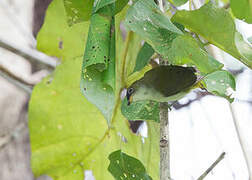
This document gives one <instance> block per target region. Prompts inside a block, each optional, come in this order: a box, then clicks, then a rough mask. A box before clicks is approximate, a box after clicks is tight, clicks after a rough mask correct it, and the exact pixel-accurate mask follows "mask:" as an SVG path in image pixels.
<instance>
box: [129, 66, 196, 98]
mask: <svg viewBox="0 0 252 180" xmlns="http://www.w3.org/2000/svg"><path fill="white" fill-rule="evenodd" d="M195 72H196V71H195V69H194V68H192V67H182V66H172V65H170V66H158V67H156V68H154V69H151V70H150V71H148V72H146V73H145V74H144V77H143V78H141V79H140V80H138V81H136V82H134V83H133V84H132V85H131V86H130V87H129V88H128V90H127V98H128V101H129V99H130V97H131V96H132V98H133V101H140V100H154V101H159V102H167V101H176V100H178V99H180V98H182V97H183V96H185V95H186V94H187V93H188V92H189V91H190V88H191V87H192V86H193V85H194V84H195V83H196V81H197V76H196V74H195Z"/></svg>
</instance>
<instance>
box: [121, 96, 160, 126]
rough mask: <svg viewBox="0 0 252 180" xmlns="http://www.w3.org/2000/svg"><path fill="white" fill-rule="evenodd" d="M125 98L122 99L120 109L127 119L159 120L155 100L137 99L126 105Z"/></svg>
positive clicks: (157, 106) (157, 105) (157, 104)
mask: <svg viewBox="0 0 252 180" xmlns="http://www.w3.org/2000/svg"><path fill="white" fill-rule="evenodd" d="M127 103H128V102H127V99H126V98H124V100H123V101H122V106H121V111H122V114H123V115H124V117H126V118H127V119H128V120H132V121H136V120H153V121H155V122H159V112H160V111H159V103H158V102H155V101H137V102H133V103H131V104H130V106H128V105H127Z"/></svg>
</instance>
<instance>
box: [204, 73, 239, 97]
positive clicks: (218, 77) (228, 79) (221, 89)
mask: <svg viewBox="0 0 252 180" xmlns="http://www.w3.org/2000/svg"><path fill="white" fill-rule="evenodd" d="M204 85H205V87H206V88H207V90H208V91H209V92H211V93H213V94H215V95H217V96H221V97H224V98H226V99H227V100H228V101H229V102H233V100H234V98H232V97H231V96H232V95H233V92H234V91H235V79H234V77H233V76H232V74H230V73H229V72H228V71H224V70H221V71H215V72H213V73H211V74H209V75H207V76H206V77H205V78H204Z"/></svg>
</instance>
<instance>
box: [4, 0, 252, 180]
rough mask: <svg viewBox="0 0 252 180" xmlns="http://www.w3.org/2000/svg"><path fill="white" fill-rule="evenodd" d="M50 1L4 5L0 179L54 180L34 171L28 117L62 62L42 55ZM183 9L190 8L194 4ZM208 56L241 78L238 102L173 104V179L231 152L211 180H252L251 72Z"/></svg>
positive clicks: (195, 98)
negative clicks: (41, 85)
mask: <svg viewBox="0 0 252 180" xmlns="http://www.w3.org/2000/svg"><path fill="white" fill-rule="evenodd" d="M51 1H52V0H22V1H20V0H2V1H0V180H35V179H36V180H48V179H50V178H48V177H46V176H42V177H39V178H35V177H34V176H33V174H32V172H31V169H30V145H29V134H28V128H27V120H28V117H27V110H28V102H29V98H30V94H31V90H32V86H34V85H35V84H37V83H38V82H40V80H41V79H42V78H43V77H45V76H46V75H48V74H49V73H51V72H52V67H54V66H55V64H54V63H50V62H55V59H53V58H52V57H48V56H47V55H45V54H43V53H41V52H38V51H37V50H36V35H37V33H38V31H39V29H40V28H41V25H42V24H43V19H44V15H45V10H46V8H47V6H48V5H49V3H50V2H51ZM195 2H197V1H195ZM199 3H200V1H199ZM199 6H200V4H198V7H199ZM180 9H188V3H187V4H185V5H184V6H182V7H180ZM236 26H237V29H238V30H239V32H240V33H242V35H243V37H244V39H247V38H248V37H251V36H252V25H251V24H250V25H249V24H246V23H244V22H242V21H238V20H236ZM208 51H209V52H210V53H211V54H212V55H213V56H214V57H215V58H216V59H218V60H219V61H221V62H222V63H223V64H225V68H226V69H227V70H229V71H230V72H232V73H233V74H234V75H235V78H236V83H237V90H236V92H235V93H234V97H235V101H234V102H233V103H232V104H231V105H230V104H229V103H228V101H226V100H225V99H222V98H219V97H215V96H212V95H210V94H208V93H205V92H201V91H195V92H192V93H190V94H189V95H188V96H186V97H185V98H183V99H181V100H180V101H179V102H178V103H176V104H175V105H174V107H173V110H172V111H171V112H170V113H169V121H170V140H171V155H170V156H171V176H172V179H174V180H194V179H197V178H198V177H199V176H200V175H201V174H202V173H203V172H204V171H205V170H206V169H207V168H208V167H209V166H210V165H211V164H212V163H213V162H214V161H215V160H216V159H217V157H218V156H219V155H220V154H221V153H222V152H226V155H225V158H224V159H223V160H222V161H221V162H220V163H219V164H218V165H217V166H216V167H215V168H214V169H213V171H211V173H210V174H209V175H208V176H207V177H206V178H205V179H206V180H248V179H249V180H252V71H251V70H249V69H248V68H246V67H245V66H244V65H243V64H241V63H239V62H238V61H237V60H235V59H234V58H233V57H231V56H229V55H228V54H226V53H224V52H223V51H221V50H219V49H218V48H216V47H214V46H211V45H210V46H208ZM40 62H43V63H40ZM146 128H147V127H146ZM146 128H142V129H145V130H146ZM147 138H148V137H147ZM87 179H88V178H87V177H86V178H85V180H87ZM92 179H93V178H92Z"/></svg>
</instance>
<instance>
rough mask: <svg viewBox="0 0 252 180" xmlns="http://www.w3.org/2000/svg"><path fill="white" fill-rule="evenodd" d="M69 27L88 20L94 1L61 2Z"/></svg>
mask: <svg viewBox="0 0 252 180" xmlns="http://www.w3.org/2000/svg"><path fill="white" fill-rule="evenodd" d="M63 2H64V6H65V10H66V13H67V22H68V24H69V26H72V25H73V24H76V23H80V22H83V21H87V20H89V18H90V16H91V12H92V7H93V4H94V0H83V1H80V0H63Z"/></svg>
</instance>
